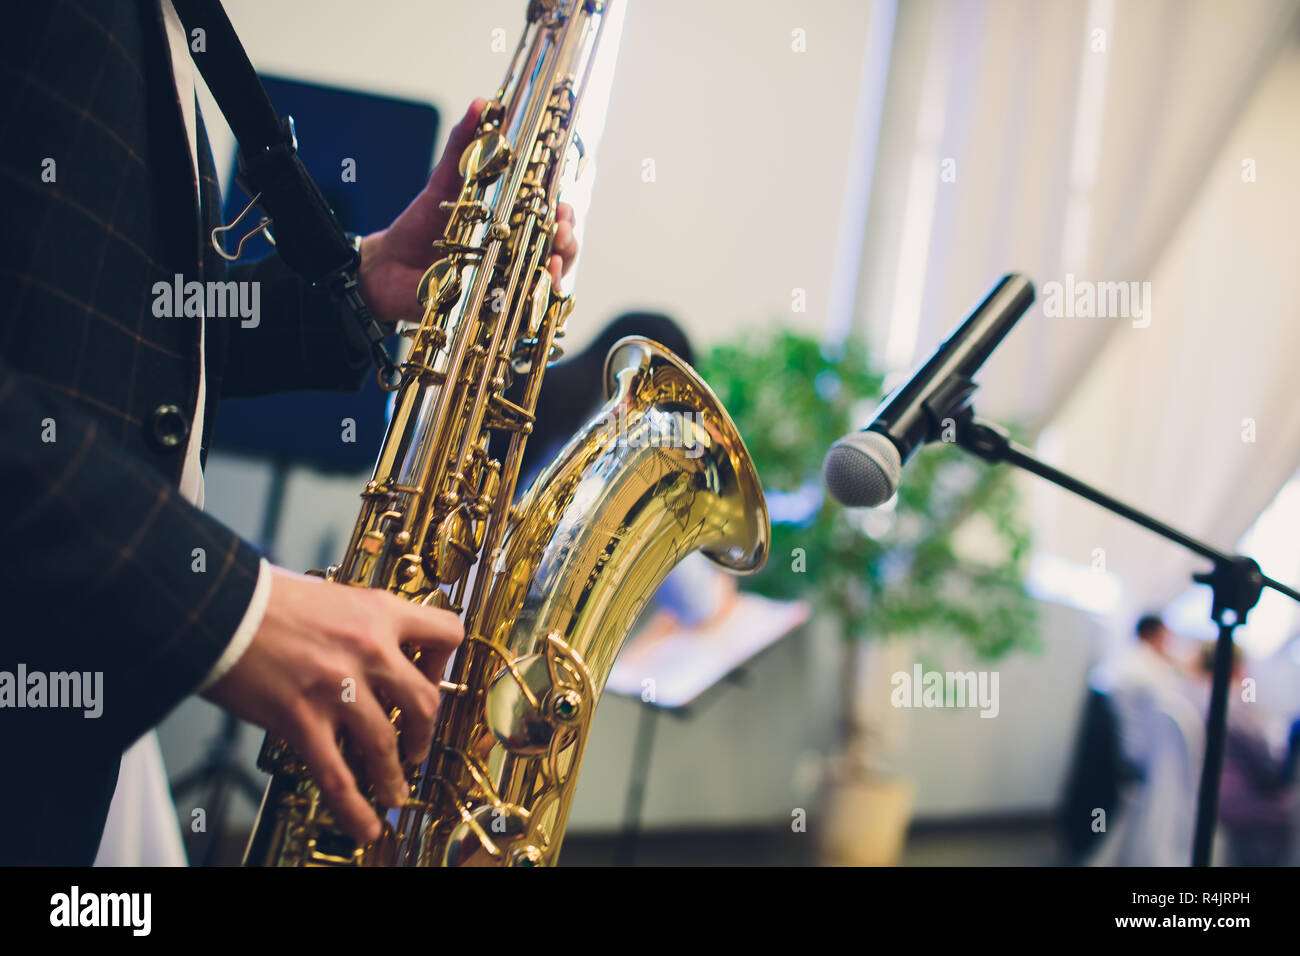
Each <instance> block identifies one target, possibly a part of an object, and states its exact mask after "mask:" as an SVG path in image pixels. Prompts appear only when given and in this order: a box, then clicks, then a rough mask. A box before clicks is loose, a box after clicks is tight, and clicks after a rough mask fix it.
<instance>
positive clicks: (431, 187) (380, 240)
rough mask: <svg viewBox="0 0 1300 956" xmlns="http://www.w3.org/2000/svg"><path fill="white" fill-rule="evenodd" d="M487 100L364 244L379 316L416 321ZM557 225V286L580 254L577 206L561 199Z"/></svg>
mask: <svg viewBox="0 0 1300 956" xmlns="http://www.w3.org/2000/svg"><path fill="white" fill-rule="evenodd" d="M486 104H487V101H486V100H484V99H477V100H475V101H474V102H473V103H471V104H470V107H469V111H468V112H466V114H465V116H464V118H463V119H461V121H460V122H459V123H458V124H456V128H455V129H453V130H452V131H451V135H450V136H449V137H448V140H447V148H446V150H445V151H444V152H443V154H442V159H441V161H439V163H438V165H437V167H436V168H435V169H434V171H433V174H432V175H431V176H430V177H429V182H428V185H426V186H425V187H424V189H422V190H421V191H420V194H419V195H418V196H416V197H415V199H414V200H412V201H411V204H410V205H409V206H407V207H406V209H405V210H403V211H402V214H401V215H399V216H398V217H397V218H396V219H394V220H393V222H392V225H390V226H389V227H388V228H387V229H384V230H381V231H380V232H376V233H371V234H370V235H368V236H366V237H365V239H363V240H362V244H361V294H362V295H363V296H364V297H365V300H366V303H367V304H368V305H369V306H370V311H371V312H372V313H373V314H374V316H375V318H376V319H378V320H379V321H380V322H384V323H391V322H396V321H398V320H400V319H408V320H411V321H417V320H419V318H420V306H419V303H418V302H417V301H416V298H415V290H416V288H417V287H418V286H419V283H420V279H421V278H422V277H423V276H424V273H425V270H427V269H428V268H429V265H430V264H431V263H432V262H433V260H434V258H435V256H434V251H433V242H434V240H435V239H441V238H442V236H443V232H444V230H445V229H446V228H447V213H446V212H444V211H443V210H442V209H439V208H438V204H439V203H441V202H451V201H453V200H454V199H456V198H457V197H458V196H459V195H460V187H461V182H462V180H461V175H460V168H459V164H460V154H461V153H462V152H464V151H465V147H466V146H468V145H469V144H470V142H471V141H472V140H473V138H474V129H475V127H476V126H477V124H478V118H479V115H480V114H481V113H482V112H483V107H484V106H485V105H486ZM555 218H556V221H557V223H558V226H559V228H558V229H557V231H556V233H555V243H554V247H553V250H552V253H553V254H552V255H551V260H550V262H549V263H548V266H549V268H550V271H551V279H552V281H553V282H554V283H555V285H556V287H557V288H558V287H559V284H560V278H561V277H562V276H563V275H564V274H565V273H566V272H568V271H569V268H570V267H571V266H572V265H573V260H574V257H575V256H577V254H578V240H577V237H576V236H575V235H574V232H573V209H572V207H570V206H568V205H566V204H565V203H560V204H559V208H558V209H557V210H556V214H555Z"/></svg>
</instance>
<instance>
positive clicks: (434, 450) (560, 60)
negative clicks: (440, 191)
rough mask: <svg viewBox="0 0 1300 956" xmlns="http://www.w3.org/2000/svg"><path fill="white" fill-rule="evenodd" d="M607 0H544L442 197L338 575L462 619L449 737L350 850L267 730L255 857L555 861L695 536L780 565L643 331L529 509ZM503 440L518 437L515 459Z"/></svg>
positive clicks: (673, 370) (423, 862) (688, 390)
mask: <svg viewBox="0 0 1300 956" xmlns="http://www.w3.org/2000/svg"><path fill="white" fill-rule="evenodd" d="M610 5H611V4H610V2H609V0H532V2H531V3H529V5H528V22H527V25H526V27H525V30H524V34H523V36H522V38H521V39H520V41H519V44H518V46H517V47H516V49H515V52H514V55H513V57H512V60H511V64H510V68H509V70H508V71H507V73H506V79H505V82H504V83H503V84H502V86H501V88H500V90H499V91H498V92H497V94H496V96H495V97H494V98H493V99H492V101H491V102H490V103H489V104H488V105H487V106H486V107H485V108H484V110H483V112H482V114H481V117H480V119H479V124H478V128H477V130H476V135H475V138H474V140H473V141H472V142H471V144H470V145H469V146H468V147H467V148H466V149H465V151H464V153H463V154H462V155H461V158H460V170H461V172H462V174H463V176H464V185H463V187H462V190H461V193H460V196H459V197H458V198H457V199H456V200H455V201H454V202H450V203H446V204H444V206H445V208H446V209H447V210H448V213H449V222H448V224H447V228H446V232H445V236H444V238H443V239H442V240H440V241H439V242H437V243H435V252H436V253H437V254H438V255H439V256H440V258H438V260H437V261H436V262H434V263H433V265H431V266H430V267H429V269H428V271H427V272H426V273H425V275H424V278H423V280H422V281H421V283H420V286H419V292H418V294H419V298H420V302H421V304H422V307H423V310H424V311H423V317H422V319H421V321H420V323H419V326H418V327H416V328H412V329H408V330H407V331H405V332H404V333H403V334H404V335H405V336H406V337H407V338H408V339H409V340H410V343H409V350H408V352H407V354H406V356H405V358H404V360H403V361H402V363H401V365H400V373H401V374H400V379H399V381H398V383H397V384H396V386H395V388H394V390H395V396H394V405H393V412H392V416H391V419H390V422H389V426H388V430H387V432H386V434H385V437H384V441H383V445H382V446H381V448H380V452H379V457H378V460H377V462H376V464H375V469H374V473H373V477H372V478H371V480H370V481H368V482H367V483H366V485H365V489H364V490H363V491H362V494H361V498H362V506H361V511H360V515H359V516H358V518H357V522H356V525H355V528H354V530H353V532H352V536H351V539H350V540H349V543H348V546H347V550H346V552H345V553H344V555H343V557H342V559H341V560H340V562H339V564H338V565H336V566H334V567H331V568H330V569H329V570H328V571H326V572H324V573H325V576H326V577H328V578H330V579H331V580H334V581H337V582H341V583H343V584H347V585H351V586H355V587H368V588H384V589H386V590H388V591H391V592H393V593H395V594H397V595H399V596H401V597H403V598H405V599H407V600H410V601H413V602H417V603H419V604H422V605H430V606H435V607H443V608H450V609H451V610H453V611H456V612H457V613H459V614H460V615H461V616H462V619H463V621H464V625H465V634H466V637H465V640H464V642H463V643H462V645H461V646H460V648H459V649H458V651H457V653H456V655H455V657H454V658H453V661H452V664H451V666H450V668H449V672H448V675H447V677H446V679H444V680H443V681H442V684H441V687H442V701H441V704H440V708H439V713H438V722H437V725H436V727H437V729H436V732H435V735H434V742H433V747H432V749H431V751H430V752H429V753H428V754H427V755H425V756H424V758H423V760H422V761H421V762H420V763H419V764H418V766H413V767H410V768H409V772H410V783H411V797H410V799H409V800H408V802H407V803H406V804H405V805H404V806H403V807H400V808H397V809H393V810H390V811H388V814H387V817H386V818H385V822H384V828H383V834H382V835H381V837H380V838H379V839H378V840H377V841H376V842H375V843H373V844H370V845H367V846H357V845H356V844H355V843H354V842H353V841H352V839H351V838H349V837H348V836H347V835H345V834H344V833H343V832H342V831H341V830H340V829H338V827H337V825H336V824H335V822H334V821H333V820H332V817H331V813H330V811H329V809H328V807H327V806H325V804H324V803H323V802H322V800H321V795H320V791H319V790H318V789H317V787H316V786H315V784H314V783H313V782H312V780H311V778H310V776H309V774H308V773H307V771H306V768H305V767H304V766H303V765H302V763H301V761H300V760H299V759H298V758H297V757H296V756H295V755H294V754H293V753H292V751H291V750H290V749H289V748H288V747H287V746H286V745H285V744H283V743H282V742H280V741H277V740H275V739H273V738H270V737H268V738H267V741H266V743H265V744H264V745H263V748H262V754H261V758H260V760H259V766H261V768H262V769H263V770H265V771H267V772H269V773H271V775H272V776H271V781H270V783H269V785H268V787H267V791H266V795H265V797H264V798H263V801H262V806H261V809H260V810H259V812H258V818H257V822H256V824H255V826H254V830H253V835H252V838H251V840H250V842H249V846H248V851H247V854H246V857H245V864H246V865H248V864H252V865H279V866H312V865H323V866H363V865H364V866H462V865H486V866H500V865H516V866H534V865H547V864H552V863H554V862H555V861H556V858H557V856H558V854H559V850H560V845H561V842H562V840H563V837H564V827H565V822H566V820H567V818H568V813H569V808H570V806H571V804H572V801H573V795H574V791H575V789H576V786H577V782H578V770H579V767H580V764H581V762H582V754H583V750H584V747H585V745H586V742H587V738H588V735H589V732H590V729H591V726H592V718H593V716H594V713H595V710H596V704H597V702H598V700H599V698H600V694H601V691H602V690H603V688H604V685H605V681H606V679H607V677H608V676H609V671H610V669H611V668H612V667H613V664H614V658H615V657H616V655H617V654H618V652H619V649H620V648H621V646H622V644H623V641H624V639H625V638H626V636H627V634H628V632H629V631H630V630H631V628H632V626H633V625H634V623H635V622H636V620H637V618H638V616H639V615H640V613H641V611H642V609H643V608H644V607H645V605H646V604H647V602H648V601H649V600H650V598H651V597H652V596H653V595H654V593H655V591H656V590H657V588H658V587H659V584H660V583H661V582H662V581H663V579H664V577H666V576H667V574H668V572H669V571H670V570H672V568H673V567H674V566H675V565H676V564H677V563H678V562H679V561H680V560H681V559H682V558H683V557H685V556H686V555H687V554H688V553H690V552H692V551H695V550H701V551H703V553H704V554H705V555H707V556H708V557H710V558H711V559H712V560H713V561H714V562H716V563H717V564H718V565H720V566H722V567H723V568H726V569H728V570H730V571H733V572H736V573H742V574H743V573H746V572H752V571H756V570H758V569H759V568H760V567H761V566H762V564H763V562H764V560H765V558H766V555H767V549H768V541H769V533H770V530H769V525H768V517H767V506H766V503H765V501H764V498H763V492H762V488H761V486H760V484H759V481H758V476H757V474H756V473H755V471H754V467H753V463H752V462H751V460H750V458H749V455H748V453H747V452H746V450H745V446H744V443H743V442H742V441H741V438H740V435H739V434H738V433H737V431H736V428H735V425H734V424H733V423H732V421H731V419H730V417H729V416H728V415H727V412H726V410H725V409H724V408H723V407H722V405H721V404H720V403H719V402H718V400H717V398H716V397H715V396H714V394H713V393H712V392H711V391H710V390H709V387H708V386H707V385H706V384H705V383H704V382H703V381H702V380H701V379H700V378H699V376H698V375H697V374H696V373H695V372H694V371H693V370H692V369H691V368H690V367H689V366H687V365H686V364H685V363H684V362H683V361H682V360H681V359H679V358H678V357H677V356H675V355H673V354H672V353H671V352H670V351H669V350H667V349H665V348H664V347H663V346H661V345H658V344H657V343H655V342H652V341H650V340H648V339H645V338H636V337H632V338H626V339H623V340H621V341H620V342H618V343H617V344H616V345H615V346H614V348H613V349H612V350H611V351H610V353H609V355H608V357H607V359H606V363H605V370H604V377H605V383H604V384H605V388H606V394H607V395H608V401H607V402H606V404H605V405H604V407H603V408H602V409H601V410H600V411H599V412H597V413H596V415H595V416H593V417H592V419H591V420H590V421H589V422H588V423H587V424H586V425H585V426H584V427H583V428H582V429H580V430H579V432H578V433H577V434H576V435H575V436H574V437H573V438H572V439H571V440H570V441H569V443H568V444H567V445H566V446H565V447H564V449H563V450H562V451H561V452H560V454H559V456H558V457H557V458H556V459H555V460H554V461H552V462H551V463H550V464H549V465H548V466H547V467H546V468H545V469H544V470H543V471H542V473H541V474H540V475H539V476H538V477H537V479H536V480H535V481H534V482H533V483H532V485H531V486H530V487H529V488H528V490H527V491H526V492H524V493H523V494H522V495H520V496H519V497H518V500H516V484H517V482H518V479H519V470H520V461H521V457H522V454H523V450H524V444H525V442H526V441H527V440H528V435H529V432H530V431H531V430H532V424H533V421H534V411H535V408H536V403H537V398H538V394H539V392H540V389H541V385H542V377H543V374H544V372H545V370H546V366H547V364H548V363H550V362H552V361H554V360H555V359H556V358H557V357H558V356H559V354H560V349H559V345H558V344H557V339H559V338H560V337H561V336H562V335H563V333H564V325H565V322H566V319H567V318H568V315H569V313H570V312H571V310H572V305H573V302H572V298H571V297H570V296H565V295H561V294H560V293H559V292H558V290H557V289H555V288H553V287H552V284H551V280H550V275H549V273H548V271H547V268H546V265H547V263H548V261H549V258H550V253H551V246H552V241H553V237H554V235H555V231H556V207H557V202H558V197H559V187H560V180H561V175H562V173H563V171H564V167H565V162H566V157H569V156H570V152H571V150H572V151H573V152H574V153H577V152H580V151H581V145H580V143H579V142H578V141H577V139H576V133H575V122H574V121H575V118H576V116H577V113H578V109H579V107H580V106H581V104H582V100H583V96H584V93H585V92H586V90H587V86H588V83H589V81H590V79H591V75H592V65H593V63H594V61H595V56H596V50H597V48H598V45H599V42H600V38H601V34H602V32H603V30H604V27H605V24H606V22H607V20H608V15H609V13H608V11H609V8H610ZM508 390H509V395H510V397H507V391H508ZM493 435H501V436H503V438H502V441H504V442H506V444H505V452H504V454H503V455H501V456H500V457H499V458H497V457H493V456H492V455H491V454H490V449H489V442H490V439H491V438H492V436H493ZM411 654H412V656H413V658H417V657H418V654H419V651H418V650H414V649H413V650H412V651H411ZM391 715H392V717H393V719H394V720H396V718H397V716H398V712H397V710H396V709H394V710H393V711H391ZM343 746H344V750H345V752H346V749H347V746H346V743H344V744H343Z"/></svg>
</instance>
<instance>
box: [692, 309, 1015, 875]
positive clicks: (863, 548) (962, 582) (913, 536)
mask: <svg viewBox="0 0 1300 956" xmlns="http://www.w3.org/2000/svg"><path fill="white" fill-rule="evenodd" d="M700 370H701V372H702V373H703V375H704V377H705V379H706V380H707V381H708V382H709V383H710V384H711V385H712V387H713V388H714V389H715V390H716V391H717V393H718V395H719V397H720V398H721V399H722V401H723V403H724V405H725V406H726V408H727V409H728V410H729V411H730V412H731V414H732V416H733V418H734V419H735V422H736V424H737V426H738V427H739V429H740V433H741V434H742V435H743V436H744V439H745V443H746V445H747V446H748V448H749V451H750V454H751V455H752V456H753V459H754V463H755V465H756V467H757V469H758V474H759V477H760V478H761V479H762V482H763V486H764V489H765V491H766V492H767V494H768V503H769V507H770V509H771V511H772V519H773V520H772V551H771V557H770V558H769V560H768V563H767V566H766V567H765V568H764V569H763V571H761V572H760V573H759V574H757V575H755V576H753V577H750V578H746V579H744V581H743V583H742V587H745V588H748V589H752V590H756V591H759V592H762V593H763V594H766V595H769V596H771V597H777V598H796V597H798V598H803V599H805V600H808V601H810V602H811V603H812V604H813V607H814V608H815V613H816V614H818V615H821V616H822V618H823V619H824V620H825V621H826V622H828V623H829V625H830V626H831V627H833V628H834V629H835V631H836V632H837V633H838V634H839V636H840V637H841V638H842V639H843V644H842V646H843V649H844V663H843V666H842V668H841V674H842V683H843V686H842V689H841V700H840V714H841V728H842V732H841V744H842V748H841V752H840V754H839V755H838V757H837V758H836V759H834V760H833V761H832V763H831V765H830V768H829V769H830V773H829V774H827V779H826V783H827V786H828V792H827V801H828V803H827V806H826V807H825V808H824V810H823V826H822V827H821V828H820V829H821V831H822V849H823V854H824V858H825V859H827V860H828V861H829V862H846V863H890V862H894V861H895V860H896V858H897V856H898V853H899V852H900V851H901V847H902V842H903V837H904V835H905V833H906V829H907V825H908V822H909V820H910V806H911V787H910V785H909V784H908V782H907V781H905V780H900V779H898V778H897V777H896V776H895V775H892V774H891V773H889V772H888V769H887V768H886V767H882V765H881V762H880V761H879V760H878V759H876V755H875V754H874V753H873V750H874V748H873V728H872V727H871V726H870V722H869V721H868V720H867V719H866V718H865V717H864V708H863V707H861V706H859V704H860V702H861V700H862V698H863V695H864V693H865V688H863V687H862V686H860V683H861V678H860V677H859V675H860V673H861V667H860V666H859V665H860V658H861V653H862V649H863V647H864V642H877V641H884V640H895V641H897V640H908V639H912V638H916V637H918V636H924V637H925V638H926V639H927V640H932V639H945V638H946V639H953V640H956V641H960V642H962V643H963V644H964V645H965V646H966V647H968V648H970V649H972V650H973V651H974V652H975V653H976V654H977V655H978V656H980V657H981V658H985V659H993V658H997V657H999V656H1001V655H1004V654H1006V653H1008V652H1010V651H1012V650H1014V649H1017V648H1020V647H1025V646H1030V645H1032V644H1033V643H1034V642H1035V640H1036V633H1035V628H1034V605H1033V603H1032V601H1031V599H1030V598H1029V597H1028V595H1027V594H1026V593H1025V588H1024V569H1025V564H1026V561H1027V558H1028V553H1029V534H1028V529H1027V523H1026V521H1025V519H1024V516H1023V514H1022V512H1021V510H1020V508H1019V505H1018V502H1017V495H1016V488H1015V485H1014V483H1013V481H1012V476H1011V472H1010V471H1009V470H1008V469H1000V468H991V467H988V466H986V465H984V464H982V463H980V462H978V461H976V460H975V459H973V458H971V457H970V456H968V455H966V454H964V453H963V452H961V451H960V450H959V449H957V448H955V447H952V446H945V445H943V443H937V444H936V446H934V447H931V448H926V449H923V450H921V451H919V452H918V453H917V454H916V455H915V456H914V457H913V459H912V460H911V461H910V462H909V463H908V466H907V471H906V477H905V480H904V481H903V482H902V485H901V487H900V489H899V492H898V494H897V496H896V498H895V499H894V500H893V501H892V502H891V503H889V505H887V506H886V507H885V508H883V509H875V510H850V509H845V508H842V507H840V506H839V505H838V504H836V503H835V502H834V501H832V500H830V499H829V498H828V497H826V496H824V495H823V494H822V491H821V489H822V484H821V464H822V459H823V457H824V456H825V454H826V450H827V449H828V448H829V447H830V445H831V443H832V442H834V441H835V440H836V439H837V438H839V437H841V436H842V435H844V434H845V433H847V432H849V431H851V430H852V429H854V428H859V427H861V426H862V425H863V423H864V422H865V421H866V418H867V416H868V415H869V414H870V411H871V409H872V408H873V407H874V406H875V405H876V404H877V403H878V402H879V400H880V398H881V397H882V396H881V385H882V376H881V374H880V373H879V372H878V371H875V370H874V369H873V368H872V366H871V363H870V361H869V356H868V355H867V351H866V348H865V346H864V345H863V344H861V343H859V342H856V341H850V342H846V343H844V344H843V345H842V346H838V347H835V348H833V349H831V348H827V347H825V346H823V344H822V343H821V342H819V341H818V340H816V339H813V338H810V337H807V336H803V335H799V334H796V333H794V332H790V331H777V332H773V333H770V334H768V335H767V336H766V337H760V338H758V339H757V340H755V339H754V338H753V337H750V338H747V339H746V340H745V341H744V342H740V343H731V344H723V345H719V346H717V347H715V348H713V349H712V350H711V351H710V352H709V353H708V354H707V355H706V356H705V358H704V359H703V361H702V362H701V363H700ZM976 526H978V527H977V528H976ZM972 528H975V537H977V538H978V540H979V542H980V545H981V546H980V547H979V548H978V549H977V550H978V554H974V555H973V554H972V553H970V552H971V549H970V548H968V547H963V541H964V540H965V539H966V538H969V537H970V535H971V531H972ZM873 686H876V687H879V686H880V685H879V682H873ZM886 686H887V685H886ZM877 692H878V691H877Z"/></svg>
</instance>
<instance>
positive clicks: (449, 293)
mask: <svg viewBox="0 0 1300 956" xmlns="http://www.w3.org/2000/svg"><path fill="white" fill-rule="evenodd" d="M415 297H416V299H417V300H418V301H419V303H420V308H422V309H428V308H430V307H431V306H445V305H448V304H450V303H452V302H455V301H456V299H458V298H459V297H460V266H458V265H457V264H456V263H454V262H452V261H451V260H450V259H439V260H438V261H437V262H435V263H434V264H433V265H431V266H429V268H428V269H426V270H425V273H424V275H423V277H421V279H420V284H419V285H418V286H417V287H416V290H415Z"/></svg>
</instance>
